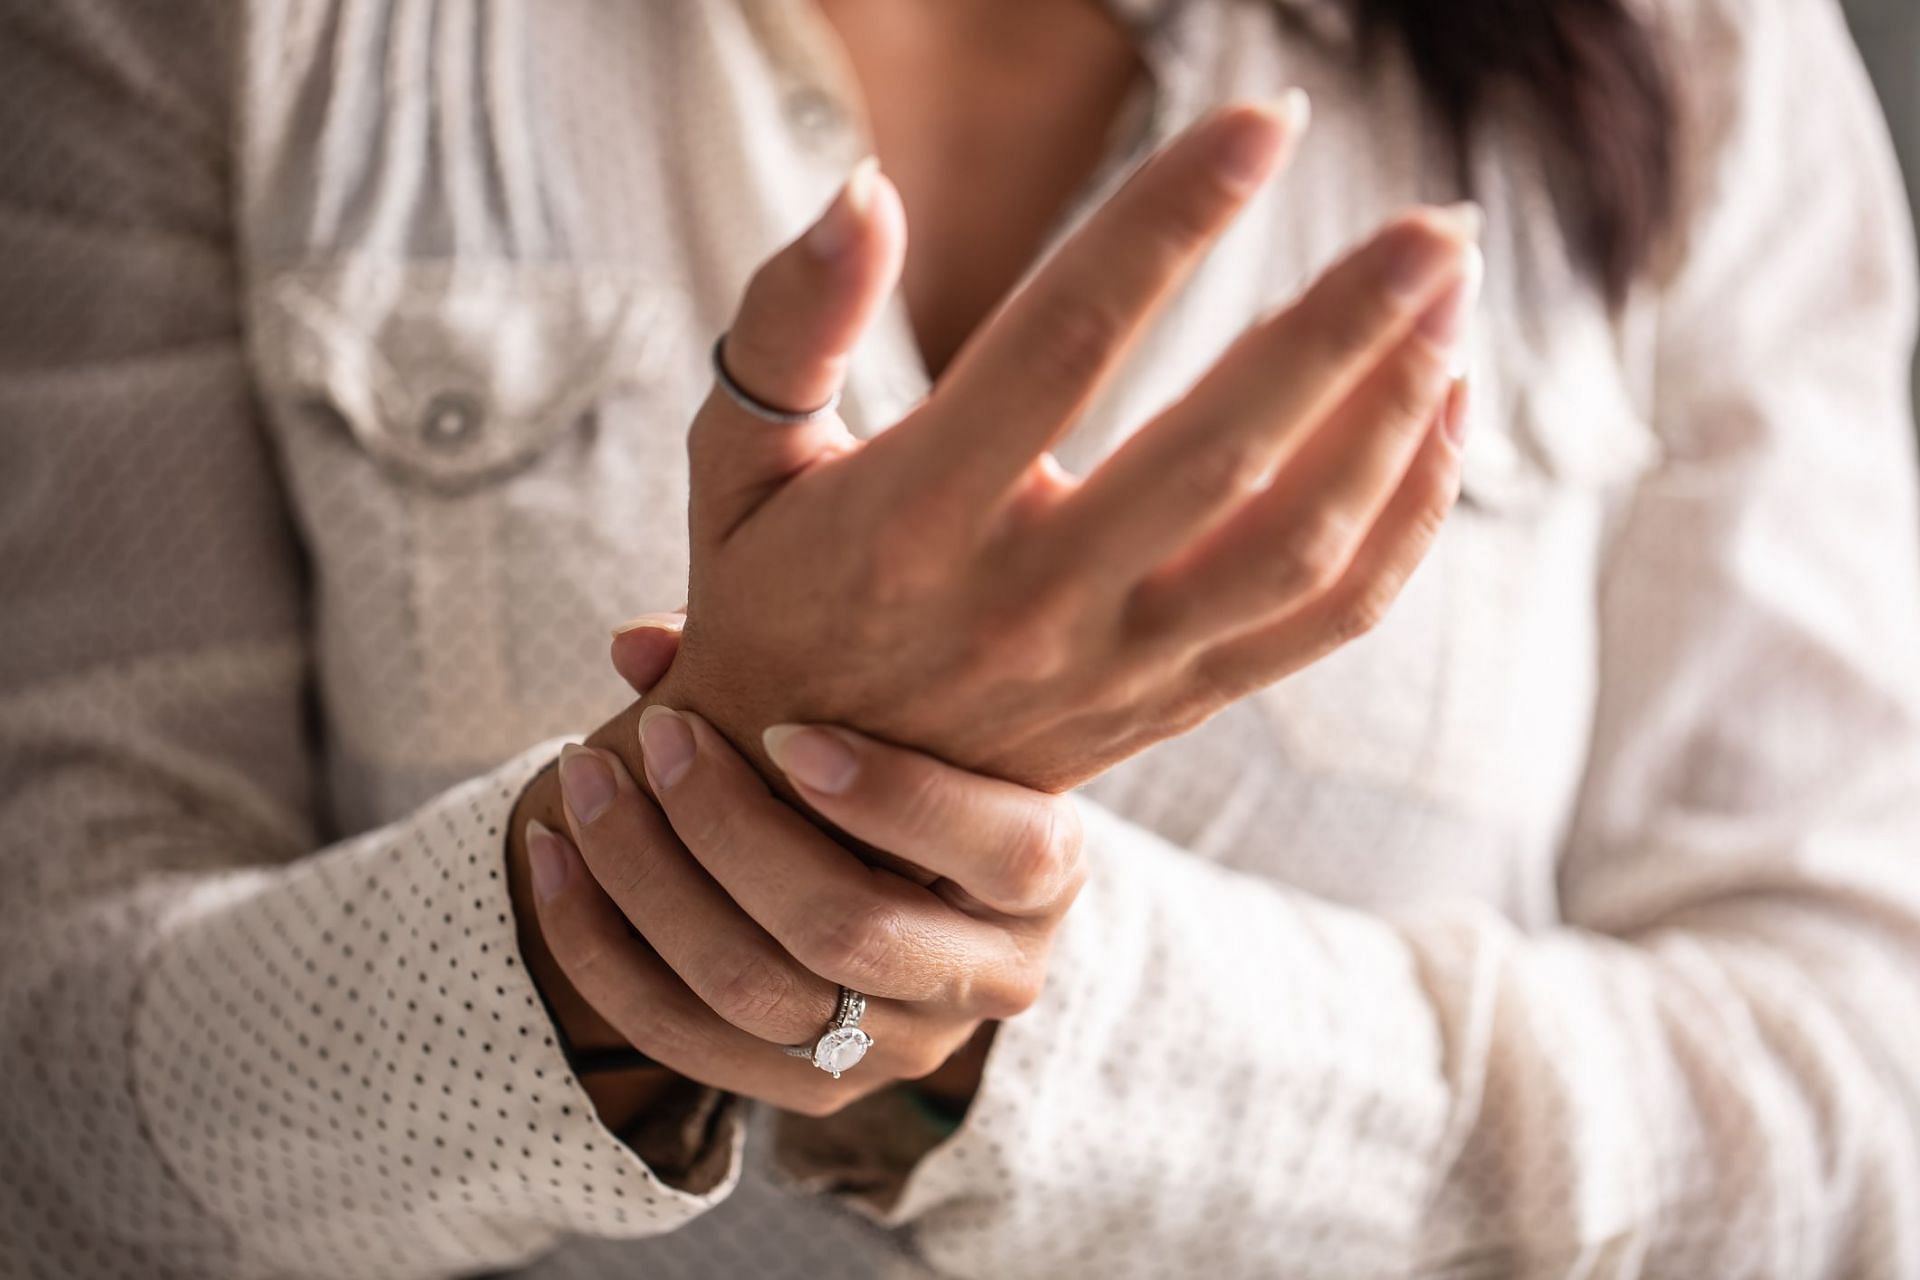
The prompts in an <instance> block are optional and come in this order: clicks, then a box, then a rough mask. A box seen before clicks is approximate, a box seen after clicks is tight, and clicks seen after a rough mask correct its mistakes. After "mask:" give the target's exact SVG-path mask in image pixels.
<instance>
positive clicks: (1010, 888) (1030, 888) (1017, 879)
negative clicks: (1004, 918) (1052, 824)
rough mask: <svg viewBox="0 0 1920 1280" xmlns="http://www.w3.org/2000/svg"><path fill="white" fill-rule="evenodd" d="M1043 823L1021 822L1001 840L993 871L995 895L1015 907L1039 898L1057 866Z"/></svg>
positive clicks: (1048, 885)
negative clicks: (994, 870) (1009, 835)
mask: <svg viewBox="0 0 1920 1280" xmlns="http://www.w3.org/2000/svg"><path fill="white" fill-rule="evenodd" d="M1049 834H1050V833H1049V830H1048V828H1047V826H1046V825H1044V824H1035V823H1030V822H1029V823H1023V824H1021V827H1020V829H1019V830H1018V831H1017V832H1015V833H1014V834H1013V835H1012V836H1011V837H1009V838H1008V839H1007V840H1006V841H1004V842H1003V844H1002V846H1001V850H1000V858H999V865H998V868H997V870H996V872H995V874H994V888H995V895H994V896H995V897H997V898H999V899H1000V900H1001V901H1003V902H1007V903H1010V904H1013V905H1015V906H1025V905H1027V904H1030V903H1036V902H1040V901H1043V900H1044V899H1045V898H1046V896H1047V892H1048V890H1049V889H1050V888H1051V886H1052V884H1053V880H1054V877H1055V875H1056V873H1057V870H1058V867H1057V864H1056V862H1055V856H1054V849H1053V844H1052V842H1051V840H1050V839H1049Z"/></svg>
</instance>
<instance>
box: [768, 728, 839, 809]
mask: <svg viewBox="0 0 1920 1280" xmlns="http://www.w3.org/2000/svg"><path fill="white" fill-rule="evenodd" d="M760 741H762V742H764V743H765V744H766V747H767V754H768V755H770V756H772V757H773V762H774V763H775V764H777V765H779V766H780V769H781V771H782V772H783V773H785V774H786V775H787V776H788V777H789V778H792V779H793V780H794V781H795V782H797V783H799V784H800V785H801V786H803V787H806V788H808V789H810V790H813V791H819V792H823V793H825V794H826V795H830V796H837V795H839V794H840V793H841V792H843V791H845V790H846V789H847V788H848V787H850V786H852V785H853V780H854V779H855V778H856V777H858V776H859V774H860V758H859V757H858V756H856V755H855V754H854V753H853V748H852V747H849V746H848V745H847V744H846V742H845V740H843V739H842V738H841V737H840V736H839V735H838V734H836V733H833V732H831V731H830V730H826V729H811V728H808V727H807V726H805V725H798V724H776V725H769V726H768V727H767V728H766V730H765V731H764V732H762V733H761V735H760Z"/></svg>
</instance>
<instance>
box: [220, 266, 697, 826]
mask: <svg viewBox="0 0 1920 1280" xmlns="http://www.w3.org/2000/svg"><path fill="white" fill-rule="evenodd" d="M671 310H672V308H671V295H669V294H667V293H665V292H664V291H661V290H656V289H651V288H648V287H647V286H645V285H644V284H642V283H639V282H635V281H632V280H626V279H621V278H619V277H618V276H616V275H613V274H610V273H593V272H588V271H586V270H584V269H581V268H578V267H575V266H552V267H547V266H525V265H517V264H503V263H481V264H460V265H458V266H455V265H451V264H437V263H424V264H423V263H399V264H370V263H358V262H356V263H350V264H347V265H343V266H324V267H303V268H300V269H297V270H289V271H284V272H281V273H278V274H276V275H271V276H268V277H266V278H264V279H263V280H262V281H261V283H260V284H259V285H258V286H257V287H256V290H255V292H254V296H253V299H252V312H251V314H252V355H253V359H254V363H255V369H256V374H257V378H258V382H259V385H260V387H261V389H262V395H263V399H264V402H265V407H266V410H267V413H266V418H267V422H268V426H269V429H270V431H271V432H272V434H273V437H274V439H275V442H276V444H277V446H278V449H279V453H280V457H281V461H282V467H283V471H284V474H285V481H286V484H287V488H288V490H289V493H290V496H291V499H292V503H293V506H294V509H295V512H296V515H297V517H298V519H299V521H300V524H301V526H302V531H303V534H304V535H305V539H306V542H307V545H308V548H309V552H310V555H311V558H312V561H313V565H314V575H313V579H314V585H313V591H314V595H315V613H316V619H315V623H316V633H317V646H318V660H319V667H320V670H319V678H320V683H321V692H322V695H323V697H324V699H325V702H326V709H327V713H328V729H329V732H330V734H331V735H332V736H333V737H334V738H335V739H336V742H337V746H338V749H339V750H340V751H341V752H342V753H343V754H344V755H345V756H346V757H348V758H350V759H351V760H352V761H353V762H354V765H353V767H355V768H358V769H363V770H365V771H366V775H367V776H366V778H365V779H364V780H357V781H363V787H362V788H361V789H363V790H378V789H379V788H381V787H386V786H389V785H393V786H399V787H401V788H403V789H407V788H411V789H430V788H431V787H432V786H433V785H434V784H435V783H436V782H438V781H439V779H438V778H437V777H434V776H420V771H422V770H424V771H425V773H426V774H428V775H434V774H440V773H447V774H451V775H453V776H459V771H460V770H462V769H465V770H467V771H469V772H470V771H471V769H472V768H473V767H474V766H476V765H479V764H484V763H486V762H489V761H491V760H496V759H499V758H501V757H502V756H504V755H506V754H509V753H511V752H512V751H514V750H517V749H519V748H520V747H523V746H524V745H525V744H526V743H528V742H530V741H535V740H537V738H538V737H539V736H542V735H547V734H551V733H554V732H561V731H572V730H576V729H579V728H581V727H583V725H590V724H591V723H593V717H595V716H597V715H599V714H600V713H602V712H603V711H604V710H605V709H606V708H607V706H608V704H609V701H610V700H615V699H617V696H618V685H617V682H616V681H614V679H613V677H612V675H611V673H610V672H609V671H608V670H607V663H606V656H605V649H604V639H605V634H606V632H605V628H606V626H607V625H608V624H609V623H611V622H613V621H615V620H617V619H618V618H619V617H620V616H621V615H622V612H623V611H626V610H633V609H636V608H637V607H638V606H640V605H644V606H645V607H651V608H660V607H668V608H671V607H673V606H674V605H676V604H678V603H679V602H680V600H681V599H682V598H683V596H682V593H683V592H684V586H685V554H684V541H685V534H684V529H685V463H684V453H685V449H684V441H685V429H686V422H687V417H686V404H685V402H686V400H687V397H688V395H689V394H690V391H691V389H690V388H688V387H685V386H682V385H680V381H678V380H676V379H675V377H673V376H671V374H670V370H673V369H674V368H675V367H676V362H675V361H674V358H673V357H674V353H675V352H676V351H678V350H679V349H680V348H681V347H683V346H685V345H687V343H686V341H685V338H686V335H684V334H682V333H681V332H680V331H681V329H683V328H684V325H678V324H676V323H675V322H674V319H673V317H672V315H671V314H670V312H671ZM678 363H685V362H684V361H681V362H678ZM694 367H695V368H697V367H698V365H697V362H696V364H695V365H694ZM615 705H617V701H615ZM410 771H412V772H410ZM410 777H411V778H414V779H415V781H414V782H413V783H409V782H408V781H406V780H407V779H408V778H410ZM413 798H414V797H413V796H411V795H408V794H399V795H395V796H390V797H388V798H387V804H386V805H385V806H383V807H400V806H404V804H405V803H406V802H407V801H409V800H411V799H413ZM378 816H379V815H378V814H368V815H349V817H350V818H360V817H364V818H376V817H378Z"/></svg>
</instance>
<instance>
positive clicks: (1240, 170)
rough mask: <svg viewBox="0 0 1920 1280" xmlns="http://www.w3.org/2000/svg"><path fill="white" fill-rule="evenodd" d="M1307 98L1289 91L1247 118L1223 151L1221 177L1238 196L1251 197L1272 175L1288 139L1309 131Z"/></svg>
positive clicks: (1222, 147)
mask: <svg viewBox="0 0 1920 1280" xmlns="http://www.w3.org/2000/svg"><path fill="white" fill-rule="evenodd" d="M1308 113H1309V107H1308V104H1307V95H1306V94H1305V93H1303V92H1301V91H1300V90H1299V89H1292V90H1289V91H1288V92H1287V93H1286V94H1284V95H1282V96H1281V97H1280V99H1279V100H1278V101H1277V102H1275V103H1273V104H1272V106H1271V107H1270V108H1269V109H1268V110H1267V111H1263V112H1257V113H1253V114H1250V115H1248V116H1246V117H1245V118H1243V119H1241V120H1240V121H1239V122H1238V127H1237V128H1236V129H1234V131H1233V132H1232V133H1231V134H1229V135H1228V136H1227V138H1226V140H1225V142H1224V143H1223V144H1222V146H1221V148H1220V156H1219V167H1220V178H1221V180H1222V181H1223V182H1225V183H1226V184H1227V187H1228V188H1229V189H1230V190H1232V191H1233V192H1234V193H1235V194H1238V195H1243V196H1245V195H1251V194H1253V192H1255V191H1257V190H1259V189H1260V187H1261V186H1262V185H1263V184H1264V183H1265V182H1266V180H1267V179H1268V178H1270V177H1272V176H1273V171H1274V169H1275V168H1276V167H1277V166H1278V164H1279V162H1280V151H1281V148H1282V147H1283V146H1285V144H1286V142H1287V139H1289V138H1292V137H1298V136H1299V134H1300V131H1301V130H1302V129H1304V128H1306V123H1307V117H1308Z"/></svg>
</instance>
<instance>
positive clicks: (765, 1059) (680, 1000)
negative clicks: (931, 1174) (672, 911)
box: [527, 823, 918, 1115]
mask: <svg viewBox="0 0 1920 1280" xmlns="http://www.w3.org/2000/svg"><path fill="white" fill-rule="evenodd" d="M527 849H528V853H529V856H530V857H532V858H533V859H535V861H536V865H537V866H538V865H540V864H544V867H545V871H544V873H538V872H537V873H536V882H544V884H545V888H544V889H536V891H535V895H534V896H535V901H536V907H535V910H536V912H537V913H538V915H539V919H540V929H541V932H542V934H543V935H544V936H545V937H546V938H547V939H548V948H549V950H550V951H551V952H552V953H553V958H554V962H555V963H556V964H558V965H559V966H560V969H561V971H562V972H563V973H565V974H566V976H567V981H569V982H570V983H572V984H573V986H574V988H575V989H576V990H578V991H579V993H580V994H581V996H582V997H583V998H584V999H586V1000H587V1002H588V1003H589V1004H591V1005H592V1006H593V1007H594V1008H595V1009H596V1010H597V1011H598V1012H599V1013H600V1016H601V1017H603V1018H605V1019H606V1020H607V1022H608V1023H609V1024H610V1025H611V1026H612V1027H613V1029H614V1030H615V1031H617V1032H618V1033H619V1034H620V1035H621V1036H623V1037H625V1038H626V1040H627V1041H628V1042H629V1043H630V1044H632V1045H633V1047H634V1048H636V1049H638V1050H640V1051H641V1052H642V1053H644V1054H646V1055H647V1056H648V1057H649V1058H652V1059H653V1060H654V1061H656V1062H658V1063H660V1064H661V1065H662V1066H665V1067H667V1068H668V1069H669V1070H672V1071H674V1072H676V1073H678V1074H680V1075H683V1076H685V1077H686V1078H687V1079H689V1080H696V1081H698V1082H700V1083H701V1084H704V1085H707V1086H709V1087H711V1088H715V1089H722V1090H725V1091H727V1092H729V1093H738V1094H741V1095H743V1096H746V1097H750V1098H758V1099H760V1100H761V1101H763V1102H769V1103H772V1104H773V1105H775V1106H778V1107H781V1108H783V1109H785V1110H789V1111H799V1112H803V1113H806V1114H810V1115H822V1114H827V1113H829V1112H832V1111H834V1110H836V1109H838V1108H839V1107H841V1106H843V1105H845V1104H846V1102H847V1101H848V1100H849V1099H850V1098H851V1097H852V1096H855V1095H857V1094H858V1093H860V1092H864V1091H865V1090H862V1089H861V1088H860V1087H859V1080H860V1078H859V1077H856V1078H855V1079H856V1083H855V1084H854V1085H853V1086H852V1087H851V1088H850V1087H849V1086H848V1085H847V1084H845V1083H842V1082H837V1081H835V1080H834V1079H833V1078H832V1077H831V1076H828V1075H827V1074H826V1073H824V1072H821V1071H818V1070H816V1069H814V1068H813V1067H812V1066H811V1065H810V1064H808V1063H805V1062H802V1061H800V1060H799V1059H797V1058H790V1057H788V1056H786V1055H785V1054H783V1053H782V1052H781V1051H780V1049H779V1047H777V1046H775V1045H771V1044H768V1043H767V1042H766V1041H765V1040H764V1039H762V1038H760V1037H758V1036H755V1035H752V1034H750V1033H749V1032H746V1031H743V1030H741V1029H740V1028H739V1027H736V1026H734V1025H733V1024H731V1023H729V1022H727V1021H726V1020H725V1019H723V1018H721V1017H720V1016H719V1015H717V1014H716V1013H714V1011H713V1010H712V1009H711V1008H709V1007H708V1006H707V1005H706V1004H705V1002H703V1001H702V1000H701V998H700V997H699V996H698V995H697V994H695V992H694V991H693V989H692V988H691V987H689V986H688V985H687V984H686V983H685V982H684V981H682V980H681V979H680V977H679V976H678V975H677V974H676V973H675V972H674V970H673V969H672V968H671V967H670V966H669V965H668V964H667V962H666V961H665V960H664V959H663V958H662V957H661V956H659V955H658V954H656V953H655V952H654V950H653V949H652V948H650V947H649V946H648V945H647V944H646V943H645V942H644V941H642V940H641V939H639V938H636V937H634V936H633V932H632V930H631V929H629V928H628V924H627V920H626V918H625V917H624V916H622V915H621V913H620V909H619V908H618V907H617V906H616V905H615V904H614V903H613V901H612V900H611V899H610V898H609V897H608V896H607V895H606V894H605V893H603V892H601V891H600V889H599V888H598V887H597V886H596V885H595V884H594V883H593V877H592V875H591V873H590V871H589V870H588V868H587V866H586V864H585V863H584V861H583V859H582V858H581V856H580V854H579V853H578V852H577V851H576V849H575V848H574V845H573V843H572V842H571V841H569V840H568V839H567V838H566V837H564V836H562V835H559V834H558V833H556V832H553V831H549V830H547V829H546V828H544V827H542V826H540V825H539V824H538V823H535V824H533V825H532V826H531V827H530V828H529V830H528V832H527ZM861 1025H862V1027H863V1028H866V1027H870V1026H872V1025H873V1011H872V1009H871V1006H869V1014H868V1018H867V1019H866V1020H864V1021H863V1022H862V1024H861ZM901 1043H902V1042H901V1041H900V1039H899V1038H897V1037H896V1036H894V1035H893V1033H891V1032H889V1031H887V1030H885V1029H881V1030H879V1031H877V1032H876V1033H875V1036H874V1048H873V1050H872V1051H871V1052H870V1053H869V1055H868V1059H867V1061H865V1062H863V1063H862V1064H861V1065H862V1067H864V1068H866V1070H865V1071H863V1072H862V1077H865V1076H867V1075H869V1074H870V1075H871V1077H872V1079H873V1080H879V1081H885V1080H889V1079H895V1078H899V1077H901V1076H904V1075H906V1074H907V1072H906V1071H905V1070H904V1069H902V1068H901V1067H898V1066H894V1067H892V1069H889V1063H888V1062H887V1061H886V1059H887V1058H889V1057H897V1056H900V1046H901ZM908 1065H910V1066H917V1065H918V1063H909V1064H908Z"/></svg>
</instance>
